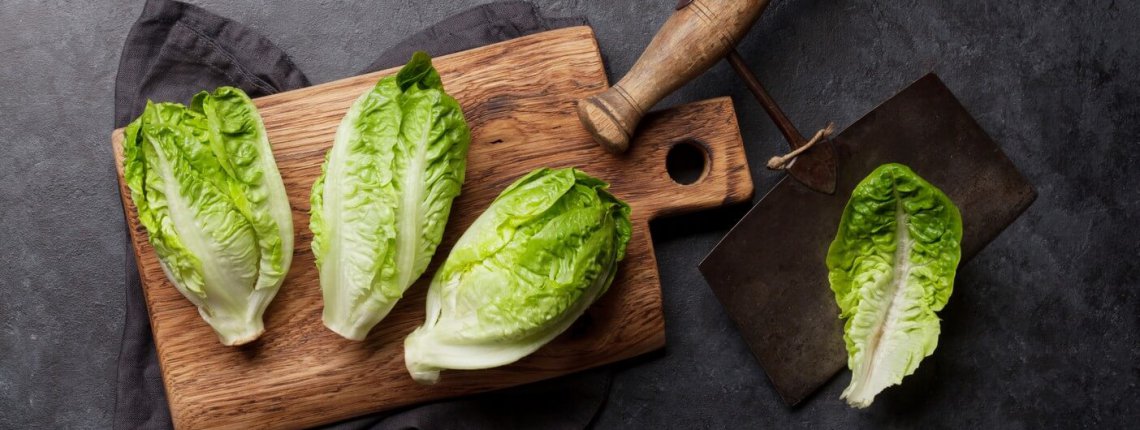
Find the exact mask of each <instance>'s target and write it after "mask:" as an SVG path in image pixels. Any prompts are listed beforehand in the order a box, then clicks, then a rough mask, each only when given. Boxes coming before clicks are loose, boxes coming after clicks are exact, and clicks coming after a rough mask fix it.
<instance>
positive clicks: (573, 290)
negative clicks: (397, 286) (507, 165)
mask: <svg viewBox="0 0 1140 430" xmlns="http://www.w3.org/2000/svg"><path fill="white" fill-rule="evenodd" d="M607 187H608V185H607V184H606V183H605V182H602V181H600V180H598V179H595V178H593V177H590V176H589V175H587V174H585V173H582V172H581V171H578V170H576V169H560V170H550V169H539V170H536V171H534V172H532V173H530V174H529V175H527V176H525V177H523V178H521V179H519V180H518V181H517V182H515V183H514V184H513V185H511V186H510V187H508V188H507V189H506V190H504V191H503V193H502V194H500V195H499V197H498V198H497V199H495V201H494V202H493V203H491V206H490V207H489V208H487V210H486V212H484V213H483V214H482V215H481V216H480V217H479V218H478V219H477V220H476V221H475V223H474V224H472V225H471V227H470V228H468V229H467V231H466V232H465V233H464V234H463V236H462V237H461V238H460V239H459V241H458V242H457V243H456V244H455V247H454V248H453V249H452V250H451V254H450V255H448V257H447V260H446V261H445V262H444V263H443V266H442V267H441V268H440V270H439V271H438V272H436V274H435V277H434V278H433V279H432V283H431V286H430V288H429V290H428V296H427V319H426V321H425V322H424V324H423V326H421V327H419V328H418V329H416V330H415V331H414V332H413V333H412V334H411V335H409V336H408V337H407V339H405V341H404V359H405V363H406V365H407V367H408V371H409V372H410V373H411V375H412V377H413V378H415V379H416V380H417V381H420V382H424V383H434V382H436V381H437V380H438V379H439V372H440V370H442V369H484V368H489V367H495V366H501V365H504V364H508V363H512V362H514V361H517V360H518V359H520V358H522V357H525V356H527V355H528V354H530V353H532V352H534V351H535V350H537V349H538V348H539V347H541V346H542V345H545V344H546V343H548V342H550V341H551V340H553V339H554V338H555V337H556V336H558V335H559V334H561V333H562V332H563V331H565V330H566V329H567V328H569V327H570V325H571V324H573V322H574V321H575V320H576V319H578V317H579V316H581V315H582V313H583V312H585V310H586V308H587V307H589V306H590V304H592V303H594V301H596V300H597V299H598V298H599V297H601V295H602V294H603V293H605V291H606V290H607V289H608V288H609V286H610V283H612V282H613V279H614V275H615V273H616V272H617V266H618V262H620V261H621V260H622V259H623V258H624V257H625V249H626V245H627V243H628V242H629V238H630V233H631V224H630V219H629V215H630V208H629V206H628V205H626V204H625V203H624V202H622V201H621V200H618V199H617V198H616V197H614V196H613V195H611V194H610V193H609V192H607V191H606V188H607Z"/></svg>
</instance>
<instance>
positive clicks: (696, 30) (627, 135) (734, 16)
mask: <svg viewBox="0 0 1140 430" xmlns="http://www.w3.org/2000/svg"><path fill="white" fill-rule="evenodd" d="M768 3H769V0H691V1H689V0H681V2H680V3H679V4H678V9H677V11H676V12H674V13H673V16H671V17H669V20H668V21H666V22H665V25H663V26H662V27H661V30H659V31H658V32H657V35H656V36H654V37H653V40H652V41H651V42H649V46H648V47H647V48H645V52H644V53H642V54H641V57H640V58H638V59H637V63H634V65H633V68H632V69H630V71H629V73H627V74H626V75H625V77H623V78H622V79H621V81H618V83H617V84H616V85H614V86H613V87H610V89H608V90H606V91H605V92H603V93H601V94H598V95H595V96H591V97H587V98H585V99H582V100H579V101H578V117H579V118H580V119H581V120H582V125H584V126H585V127H586V129H587V130H589V132H590V134H592V135H593V136H594V140H596V141H597V142H598V143H599V144H600V145H602V147H603V148H605V149H606V150H607V151H609V152H612V153H622V152H625V150H626V149H629V141H630V139H631V138H632V137H633V133H634V130H636V129H637V123H638V122H640V121H641V117H642V116H644V115H645V113H646V112H647V111H648V110H649V109H650V108H652V107H653V105H656V104H657V102H659V101H661V99H663V98H665V96H667V95H669V94H670V93H672V92H673V91H675V90H676V89H677V88H680V87H681V86H682V85H684V84H685V83H686V82H689V81H690V80H692V79H693V78H695V77H697V75H700V74H701V73H704V72H705V71H706V70H708V69H709V68H710V67H712V65H713V64H716V62H717V61H719V60H720V59H722V58H724V56H725V55H726V54H728V52H729V51H730V50H732V49H733V48H735V46H736V44H737V43H738V42H740V39H741V38H743V37H744V35H745V34H746V33H748V29H749V28H751V27H752V24H753V23H755V22H756V20H757V19H758V18H760V14H761V13H762V12H764V9H765V8H766V7H767V6H768Z"/></svg>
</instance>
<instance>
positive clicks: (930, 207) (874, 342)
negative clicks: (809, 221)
mask: <svg viewBox="0 0 1140 430" xmlns="http://www.w3.org/2000/svg"><path fill="white" fill-rule="evenodd" d="M961 240H962V217H961V215H960V214H959V213H958V208H957V207H955V206H954V203H953V202H951V201H950V199H949V198H948V197H946V195H945V194H943V193H942V191H940V190H939V189H938V188H935V187H934V186H933V185H931V184H930V183H929V182H926V181H925V180H923V179H922V178H920V177H919V176H918V175H917V174H915V173H914V172H913V171H911V170H910V169H909V168H907V167H906V166H903V165H901V164H885V165H883V166H880V167H879V168H878V169H876V170H875V171H874V172H872V173H871V174H870V175H869V176H867V178H866V179H863V181H862V182H860V183H859V185H858V186H856V187H855V190H854V191H853V192H852V194H851V199H850V200H849V201H848V202H847V208H846V209H845V210H844V212H843V218H842V220H841V222H840V224H839V232H838V234H837V235H836V237H835V241H834V242H832V243H831V247H830V249H828V252H827V268H828V277H829V279H830V281H831V289H832V291H834V292H835V299H836V301H837V302H838V304H839V309H840V318H843V319H845V320H846V322H845V324H844V336H843V339H844V340H845V341H846V343H847V352H848V361H847V366H848V367H849V368H851V371H852V376H851V383H850V385H848V386H847V389H846V390H844V391H843V395H842V397H843V398H844V399H846V400H847V403H848V404H850V405H852V406H854V407H859V408H863V407H867V406H869V405H870V404H871V402H872V401H873V400H874V399H875V395H877V394H878V393H879V392H881V391H882V390H883V389H884V388H887V387H889V386H892V385H897V384H899V383H901V382H902V379H903V377H904V376H907V375H910V374H912V373H914V371H915V369H917V368H918V364H919V362H921V361H922V359H923V358H925V357H928V356H930V354H931V353H933V352H934V348H935V347H936V346H937V345H938V334H939V320H938V316H937V315H936V314H935V312H938V311H940V310H942V307H943V306H946V302H947V301H948V300H949V299H950V292H951V290H952V289H953V286H954V273H955V271H956V270H957V267H958V261H959V259H960V258H961V252H962V251H961V245H960V242H961Z"/></svg>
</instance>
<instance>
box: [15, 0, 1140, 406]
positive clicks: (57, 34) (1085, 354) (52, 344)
mask: <svg viewBox="0 0 1140 430" xmlns="http://www.w3.org/2000/svg"><path fill="white" fill-rule="evenodd" d="M193 3H196V4H199V5H202V6H204V7H206V8H208V9H211V10H213V11H215V12H217V13H220V14H222V15H225V16H229V17H231V18H233V19H236V20H238V21H241V22H243V23H247V24H249V25H251V26H252V27H253V28H255V29H257V30H259V31H261V32H262V33H264V34H265V35H267V36H268V37H269V38H270V39H272V40H274V41H275V42H276V43H277V44H278V45H279V46H281V47H282V48H283V49H285V51H286V52H289V53H290V54H291V55H292V56H293V57H294V59H295V60H296V62H297V64H298V65H299V66H300V67H301V68H302V69H303V70H304V71H305V72H306V73H307V74H308V75H309V77H310V78H311V79H312V80H313V81H314V82H325V81H329V80H333V79H337V78H340V77H343V76H346V75H347V74H349V73H352V71H354V70H358V69H360V68H361V67H363V66H365V65H367V64H368V63H369V62H370V61H371V56H370V54H371V53H376V52H379V51H380V50H382V49H383V48H386V47H387V46H389V45H390V44H391V43H394V42H395V41H397V40H399V39H400V38H401V37H403V35H405V34H407V33H410V32H412V31H414V30H417V29H419V28H421V27H422V26H424V25H427V24H430V23H432V22H435V21H436V20H438V19H440V18H442V17H444V16H446V15H449V14H451V13H453V12H456V11H459V10H461V9H464V8H466V7H468V6H470V5H472V4H476V3H479V2H478V1H447V2H445V1H417V2H403V1H352V2H339V1H331V0H320V1H308V2H271V1H266V0H255V1H249V2H230V1H224V0H196V1H193ZM345 3H349V4H345ZM537 3H539V4H540V5H542V7H543V10H544V11H545V12H546V13H548V14H550V15H585V16H587V17H588V18H589V19H590V20H591V22H592V23H593V25H594V27H595V30H596V31H597V34H598V39H599V41H600V45H601V49H602V52H603V54H604V55H605V57H606V60H607V62H608V67H609V70H610V72H611V78H612V79H614V80H616V78H618V77H620V76H621V74H623V73H624V72H625V71H627V70H628V69H629V67H630V66H632V64H633V62H634V60H636V57H637V55H638V54H639V53H640V51H641V50H642V49H643V47H644V46H645V45H646V44H647V43H648V41H649V39H650V38H651V37H652V36H653V34H654V32H655V31H656V30H657V28H658V27H659V26H660V25H661V23H662V22H664V20H665V19H666V17H667V16H668V14H669V12H670V9H671V7H672V5H673V4H674V2H673V1H671V0H657V1H643V0H615V1H605V2H602V1H593V2H591V1H578V0H546V1H537ZM1077 4H1080V5H1081V6H1077ZM141 6H142V3H141V1H124V0H113V1H99V2H93V1H92V2H79V1H75V2H65V1H58V0H52V1H46V2H45V1H35V0H4V1H3V5H0V53H2V54H3V57H4V59H3V61H0V88H2V89H3V90H4V97H0V220H2V221H0V261H2V262H3V264H0V293H2V298H0V410H3V413H0V428H43V427H51V428H62V427H66V428H106V427H108V426H109V425H110V422H111V411H112V404H113V402H114V392H115V391H114V387H113V383H114V377H115V359H116V356H117V354H118V348H119V336H120V331H121V328H122V318H123V314H122V301H123V292H122V284H123V276H124V274H123V264H124V255H123V251H124V248H123V246H122V244H123V240H124V231H123V222H122V215H121V209H120V205H119V201H118V195H117V194H116V185H115V176H114V169H113V166H112V165H111V152H110V145H109V144H108V142H107V133H108V131H109V130H110V129H111V122H112V106H111V104H112V80H113V77H114V75H115V72H116V68H117V64H118V56H119V50H120V48H121V46H122V42H123V39H124V38H125V36H126V30H127V29H128V27H129V25H130V24H131V22H133V20H134V19H135V18H136V17H137V15H138V12H139V11H140V10H141ZM1138 21H1140V4H1136V3H1135V2H1121V1H1087V2H1077V3H1074V2H1065V1H1059V0H1051V1H1033V2H939V1H933V0H923V1H902V2H876V1H870V0H849V1H838V2H836V1H823V0H783V1H780V0H777V2H776V4H775V5H774V6H773V7H772V8H771V9H770V10H769V11H768V12H767V14H766V16H765V17H764V18H763V19H762V22H761V23H760V24H759V25H758V26H757V28H756V29H755V30H754V31H753V32H752V33H751V34H750V35H749V37H748V39H747V40H746V41H745V42H744V43H743V45H742V46H741V52H742V53H743V54H744V56H745V57H746V58H747V60H748V61H749V63H750V64H751V65H752V66H753V67H754V68H755V69H756V70H757V73H758V74H759V75H760V76H761V78H762V80H763V81H764V82H765V83H766V85H767V86H768V87H769V88H770V90H771V91H772V93H773V95H774V96H775V98H776V99H777V100H779V101H780V102H781V104H782V105H783V106H784V108H785V109H786V110H787V111H788V113H789V115H791V116H792V118H793V119H794V120H795V121H796V122H797V123H798V124H799V125H800V127H801V128H803V129H805V130H807V129H812V128H814V127H818V126H821V125H822V124H823V123H824V122H826V121H827V120H835V121H836V122H837V123H838V124H839V125H841V126H843V125H846V124H849V123H851V122H852V121H854V120H855V119H857V118H858V117H859V116H860V115H862V114H863V113H864V112H866V111H868V110H870V109H872V108H873V107H874V106H875V104H876V103H878V102H880V101H882V100H884V99H886V98H887V97H888V96H890V95H891V94H893V93H894V92H895V91H897V90H899V89H901V88H903V87H904V86H906V84H908V83H909V82H910V81H911V80H913V79H916V78H918V77H920V76H921V75H922V74H924V73H925V72H927V71H931V70H933V71H936V72H938V73H939V75H940V76H941V77H942V79H943V80H944V81H945V82H946V83H947V85H949V86H950V88H951V89H953V90H954V92H955V93H956V94H957V95H958V97H959V98H960V99H961V100H962V102H963V103H964V104H965V105H966V107H967V108H968V109H969V110H970V111H971V112H972V113H973V114H974V115H975V116H976V117H977V118H978V121H979V122H980V123H981V125H982V127H983V128H985V129H986V130H988V131H989V132H990V133H991V135H992V136H993V137H994V138H995V140H997V141H998V142H999V144H1001V145H1002V147H1003V148H1004V149H1005V150H1006V152H1007V153H1008V154H1009V156H1010V157H1011V158H1012V159H1013V161H1014V163H1015V164H1017V165H1018V166H1019V167H1020V168H1021V169H1022V171H1023V172H1024V173H1025V174H1026V176H1028V177H1029V178H1030V180H1031V181H1032V182H1033V183H1034V184H1035V185H1036V186H1037V189H1038V192H1039V193H1040V197H1039V198H1038V200H1037V202H1036V203H1035V204H1034V205H1033V206H1032V207H1031V208H1030V209H1029V211H1028V212H1027V213H1026V214H1025V215H1024V216H1023V217H1022V218H1021V219H1020V220H1019V221H1018V222H1017V223H1015V224H1014V225H1013V226H1012V227H1011V228H1010V229H1009V230H1007V231H1006V232H1005V233H1004V234H1003V235H1001V236H1000V237H999V238H998V239H997V241H995V242H994V243H993V244H991V245H990V246H989V248H987V249H986V250H985V251H983V252H982V253H981V254H980V255H979V256H978V257H977V258H975V259H974V260H973V261H972V262H971V263H969V264H967V265H965V266H964V267H962V268H961V269H960V275H959V277H958V283H957V286H956V291H955V294H954V296H953V297H952V299H951V300H950V305H949V306H948V307H947V308H946V310H945V312H944V313H943V314H942V317H943V320H944V325H943V334H942V338H941V341H940V345H939V347H938V350H937V351H936V352H935V355H934V356H933V357H931V358H929V359H927V361H925V362H924V363H923V365H922V367H920V369H919V370H918V373H917V374H915V375H914V376H912V377H910V378H909V379H908V380H907V382H906V385H905V386H903V387H898V388H893V389H889V390H888V391H887V392H886V393H884V394H883V395H882V396H881V397H880V398H879V399H878V400H877V401H876V403H875V405H874V406H873V407H872V408H870V409H869V410H866V411H855V410H851V409H848V408H847V407H846V406H845V405H844V404H843V403H842V402H841V401H840V400H839V399H838V397H839V393H840V391H842V389H843V387H844V386H845V385H846V383H847V380H848V378H849V376H848V374H847V373H846V372H844V373H841V374H840V375H839V376H838V377H836V378H835V379H834V380H833V381H831V383H830V384H828V385H827V386H826V387H825V388H824V389H823V390H821V391H820V392H819V393H818V394H817V395H816V396H815V397H813V398H811V399H809V400H808V401H806V403H805V404H804V405H803V406H802V407H799V408H795V409H789V408H787V407H785V406H784V405H783V404H782V403H781V402H780V400H779V398H778V396H777V395H776V393H775V391H773V390H772V388H771V387H770V386H769V384H768V381H767V379H766V378H765V376H764V374H763V372H762V370H761V369H760V367H759V366H758V365H757V364H756V362H755V361H754V360H753V359H752V358H751V356H750V355H749V353H748V352H747V349H746V347H745V345H744V344H743V342H742V341H741V340H740V337H739V336H738V335H737V333H736V329H735V328H734V327H733V326H732V325H731V323H730V322H729V320H728V318H727V317H726V316H725V314H724V312H723V310H722V309H721V307H720V305H719V304H718V303H717V301H716V299H715V298H714V297H713V295H712V293H711V292H710V291H709V289H708V287H707V286H706V285H705V283H704V280H703V279H702V278H701V277H700V275H699V273H698V272H697V269H696V265H697V263H698V262H699V261H700V259H701V258H702V257H703V256H704V255H705V254H706V253H707V252H708V251H709V250H710V249H711V248H712V246H713V245H715V244H716V242H717V240H718V239H719V238H720V237H721V236H722V235H723V234H724V232H725V231H727V229H728V228H729V227H731V225H732V223H733V221H734V220H735V219H737V218H738V217H739V216H741V215H742V214H743V209H744V208H732V209H727V210H720V211H715V212H713V213H706V214H700V215H693V216H687V217H684V218H683V219H673V220H664V221H661V222H658V223H657V224H656V225H654V236H655V238H656V245H657V252H658V257H659V259H660V265H661V276H662V283H663V288H664V295H665V301H666V303H665V304H666V318H667V320H666V321H667V326H668V339H669V346H668V348H667V349H666V350H665V351H664V352H663V353H661V354H658V355H656V356H653V357H647V358H645V359H639V360H635V361H634V362H631V363H624V364H621V365H619V366H618V369H619V371H618V373H617V376H616V378H615V380H614V384H613V390H612V392H611V394H610V400H609V403H608V404H607V406H606V407H605V409H604V410H603V412H602V414H601V416H600V417H599V418H598V421H597V425H598V427H602V428H623V427H625V426H627V425H634V424H636V425H638V426H639V427H641V426H644V427H668V428H704V427H711V428H725V427H727V428H739V427H776V428H788V427H804V428H821V427H822V428H837V427H849V426H856V427H868V428H883V427H886V428H909V427H915V426H923V427H928V426H929V427H938V428H979V427H988V428H993V427H1001V428H1040V427H1102V428H1113V427H1126V426H1127V425H1126V423H1129V422H1132V423H1135V422H1137V420H1140V387H1138V383H1140V364H1138V363H1140V333H1138V332H1140V269H1138V266H1137V264H1136V263H1135V262H1134V261H1133V260H1134V259H1135V258H1136V256H1137V255H1140V245H1138V243H1140V233H1137V231H1138V230H1137V229H1136V227H1135V225H1137V224H1138V223H1140V219H1138V217H1137V212H1138V210H1140V193H1138V192H1137V190H1138V189H1140V172H1138V169H1137V167H1136V163H1137V162H1138V161H1140V160H1138V158H1140V150H1138V149H1140V75H1138V74H1137V73H1136V70H1138V69H1140V43H1138V42H1137V41H1138V40H1140V26H1137V25H1136V23H1137V22H1138ZM725 94H728V95H732V96H733V97H734V98H735V100H736V102H737V105H738V110H739V116H740V121H741V126H742V129H743V133H744V136H745V138H746V141H747V145H748V147H747V150H748V151H749V156H750V160H751V162H752V163H753V171H754V179H755V180H756V185H757V191H758V192H757V195H758V196H761V195H763V194H764V191H766V190H767V189H768V188H770V187H771V186H772V185H773V184H774V181H775V179H776V178H777V175H775V174H773V173H770V172H767V171H764V170H762V169H761V167H762V162H763V160H765V159H766V158H767V157H768V156H769V155H771V154H772V153H775V152H779V151H781V150H783V148H784V145H785V144H784V143H783V142H782V140H781V139H780V136H779V134H778V133H777V131H776V130H775V128H774V127H773V126H772V125H771V124H770V123H769V122H768V120H767V119H766V118H765V117H764V116H763V113H762V112H761V110H760V109H759V108H758V106H757V105H756V104H755V102H754V101H753V100H751V99H750V98H749V95H748V94H747V92H746V91H745V90H744V88H743V87H741V86H740V85H738V81H737V80H736V78H735V76H733V75H732V73H731V71H730V70H729V69H728V68H727V67H726V66H725V65H724V64H721V65H718V66H717V67H715V68H714V69H713V70H712V71H711V72H709V73H707V74H706V75H705V76H703V77H701V78H699V79H698V80H697V81H695V82H693V83H692V84H690V85H688V86H686V87H685V88H683V89H682V90H680V91H679V92H678V93H677V94H675V95H673V96H672V97H670V98H669V99H667V100H666V102H665V104H673V103H677V102H683V101H691V100H698V99H702V98H707V97H712V96H718V95H725Z"/></svg>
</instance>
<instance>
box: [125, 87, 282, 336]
mask: <svg viewBox="0 0 1140 430" xmlns="http://www.w3.org/2000/svg"><path fill="white" fill-rule="evenodd" d="M124 133H125V135H124V137H125V139H124V141H123V153H124V157H123V158H124V159H123V167H124V168H123V170H124V175H123V177H124V179H125V180H126V182H127V186H128V187H129V188H130V190H131V199H132V200H133V201H134V203H135V206H136V207H137V208H138V216H139V221H140V222H141V223H142V224H143V226H144V227H145V228H146V230H147V236H148V240H149V241H150V243H151V245H153V246H154V249H155V252H156V254H158V257H159V261H160V262H161V266H162V269H163V270H164V271H165V272H166V276H167V278H169V279H170V281H171V282H172V283H173V284H174V286H175V288H177V289H178V291H180V292H181V293H182V294H183V295H184V296H186V298H187V299H189V300H190V301H191V302H193V303H194V305H196V306H197V307H198V312H199V314H201V316H202V318H203V319H204V320H206V322H207V323H209V324H210V326H212V327H213V329H214V331H215V332H216V333H217V335H218V338H219V339H220V340H221V342H222V343H223V344H225V345H240V344H243V343H246V342H249V341H252V340H254V339H256V338H257V337H258V336H260V335H261V333H262V332H264V331H265V326H264V324H263V322H262V314H263V313H264V312H265V308H266V307H267V306H268V305H269V302H270V301H271V300H273V297H274V296H275V295H276V294H277V290H278V289H279V288H280V286H281V283H282V281H284V279H285V274H286V273H287V272H288V271H289V265H290V264H291V263H292V260H293V218H292V215H291V212H290V208H289V200H288V197H287V196H286V194H285V185H284V184H283V183H282V181H281V175H280V173H279V172H278V171H277V163H276V161H275V160H274V158H273V151H272V148H271V147H270V145H269V139H268V137H267V136H266V133H265V126H264V125H263V124H262V121H261V116H260V115H259V114H258V113H257V108H256V107H255V106H254V105H253V102H252V101H251V100H250V99H249V97H248V96H247V95H246V94H245V93H243V92H242V91H241V90H239V89H237V88H231V87H222V88H218V89H217V90H216V91H214V92H213V93H212V94H211V93H208V92H202V93H199V94H198V95H196V96H195V97H194V99H193V101H192V102H191V104H190V106H189V107H187V106H184V105H181V104H177V103H149V102H148V103H147V106H146V109H145V110H144V111H143V114H142V116H140V117H139V118H138V119H136V120H135V121H134V122H132V123H131V124H130V125H128V126H127V128H126V129H125V131H124Z"/></svg>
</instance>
